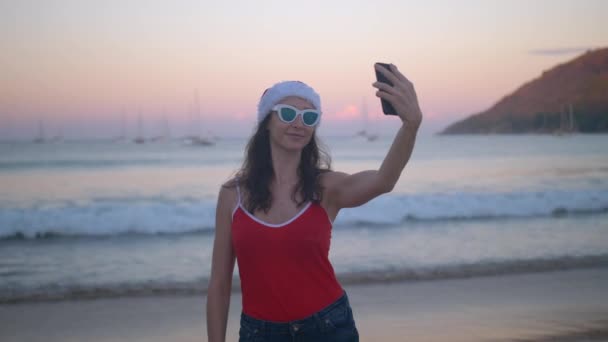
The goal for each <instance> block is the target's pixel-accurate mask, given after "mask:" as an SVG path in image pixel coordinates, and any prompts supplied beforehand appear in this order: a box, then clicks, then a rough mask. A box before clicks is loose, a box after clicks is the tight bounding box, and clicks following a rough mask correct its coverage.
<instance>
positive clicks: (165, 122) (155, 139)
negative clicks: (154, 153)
mask: <svg viewBox="0 0 608 342" xmlns="http://www.w3.org/2000/svg"><path fill="white" fill-rule="evenodd" d="M169 139H170V133H169V121H168V120H167V116H163V131H162V133H161V135H157V136H155V137H152V138H151V139H150V141H152V142H165V141H168V140H169Z"/></svg>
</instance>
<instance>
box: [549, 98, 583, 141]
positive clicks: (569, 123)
mask: <svg viewBox="0 0 608 342" xmlns="http://www.w3.org/2000/svg"><path fill="white" fill-rule="evenodd" d="M575 133H578V125H577V124H576V121H575V118H574V112H573V109H572V104H569V105H568V114H566V113H565V111H564V110H563V108H562V112H561V114H560V120H559V128H558V129H557V130H556V131H554V132H553V135H557V136H563V135H569V134H575Z"/></svg>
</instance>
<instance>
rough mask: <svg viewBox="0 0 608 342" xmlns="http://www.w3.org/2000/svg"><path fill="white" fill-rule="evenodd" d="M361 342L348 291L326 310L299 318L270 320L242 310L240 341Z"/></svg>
mask: <svg viewBox="0 0 608 342" xmlns="http://www.w3.org/2000/svg"><path fill="white" fill-rule="evenodd" d="M308 341H311V342H312V341H315V342H325V341H332V342H347V341H348V342H358V341H359V332H358V331H357V327H356V326H355V319H354V317H353V310H352V308H351V307H350V304H349V302H348V296H347V295H346V292H344V294H343V295H342V297H340V298H339V299H338V300H336V301H335V302H333V303H331V304H329V305H328V306H326V307H325V308H324V309H321V310H320V311H318V312H316V313H314V314H312V315H310V316H308V317H306V318H303V319H301V320H297V321H291V322H284V323H279V322H271V321H263V320H259V319H255V318H253V317H251V316H248V315H246V314H245V313H244V312H241V328H240V330H239V342H308Z"/></svg>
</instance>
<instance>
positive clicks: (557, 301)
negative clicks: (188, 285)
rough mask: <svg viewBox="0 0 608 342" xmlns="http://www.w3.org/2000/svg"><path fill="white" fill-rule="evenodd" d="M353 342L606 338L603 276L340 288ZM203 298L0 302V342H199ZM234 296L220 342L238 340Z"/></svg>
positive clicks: (577, 273) (584, 273)
mask: <svg viewBox="0 0 608 342" xmlns="http://www.w3.org/2000/svg"><path fill="white" fill-rule="evenodd" d="M344 288H345V290H346V291H347V293H348V296H349V300H350V301H351V305H352V307H353V313H354V316H355V321H356V324H357V328H358V330H359V332H360V336H361V340H362V341H405V340H407V341H447V340H449V341H520V342H528V341H606V340H608V331H607V329H606V327H607V326H608V269H606V268H594V269H577V270H566V271H554V272H543V273H528V274H508V275H498V276H488V277H475V278H460V279H446V280H439V281H420V282H405V283H404V282H397V283H386V284H360V285H350V286H344ZM205 303H206V297H205V296H203V295H194V296H153V297H123V298H110V299H96V300H87V301H61V302H36V303H21V304H11V305H0V340H2V341H6V342H11V341H32V342H36V341H83V340H86V341H119V340H129V341H152V342H156V341H158V342H160V341H167V340H171V341H177V342H189V341H200V340H205V339H206V336H207V335H206V325H205V324H206V318H205ZM240 310H241V296H240V293H235V294H233V295H232V297H231V304H230V312H229V320H228V332H227V341H235V340H237V339H238V326H239V315H240Z"/></svg>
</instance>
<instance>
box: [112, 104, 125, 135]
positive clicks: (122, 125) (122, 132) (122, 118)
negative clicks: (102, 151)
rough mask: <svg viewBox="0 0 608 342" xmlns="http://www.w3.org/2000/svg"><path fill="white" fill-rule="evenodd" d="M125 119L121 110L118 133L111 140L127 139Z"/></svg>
mask: <svg viewBox="0 0 608 342" xmlns="http://www.w3.org/2000/svg"><path fill="white" fill-rule="evenodd" d="M126 126H127V124H126V120H125V113H124V111H123V113H122V117H121V122H120V135H118V136H116V137H114V138H113V139H112V141H113V142H126V141H127V129H126Z"/></svg>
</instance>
